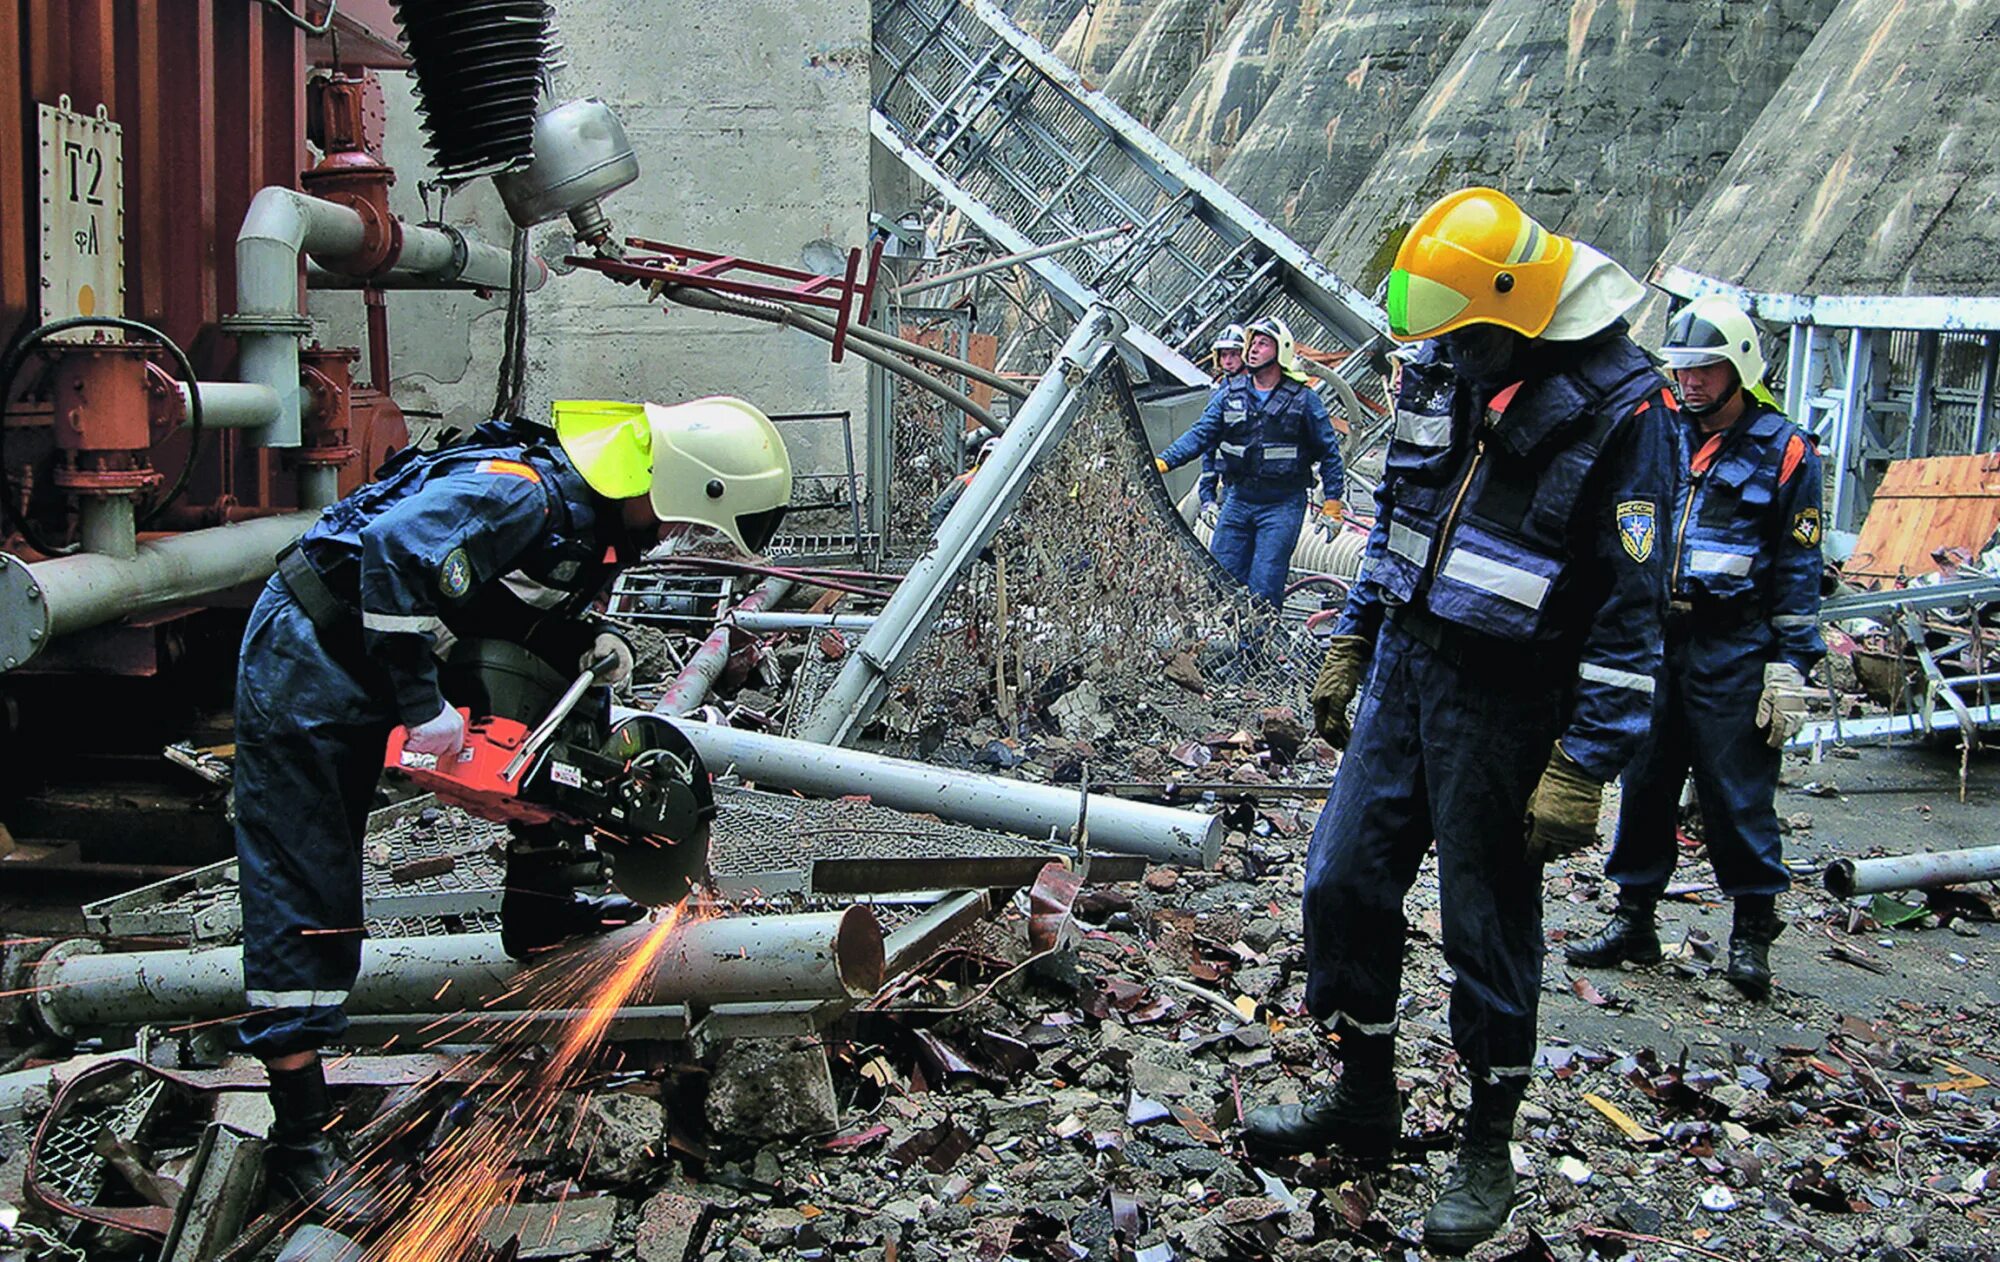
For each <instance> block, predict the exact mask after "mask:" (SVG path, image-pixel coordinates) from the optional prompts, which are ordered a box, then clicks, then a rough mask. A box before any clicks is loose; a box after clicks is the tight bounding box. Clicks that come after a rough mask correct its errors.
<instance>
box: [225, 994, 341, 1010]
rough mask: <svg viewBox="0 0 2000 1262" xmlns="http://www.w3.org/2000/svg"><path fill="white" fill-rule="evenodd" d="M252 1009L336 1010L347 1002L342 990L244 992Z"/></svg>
mask: <svg viewBox="0 0 2000 1262" xmlns="http://www.w3.org/2000/svg"><path fill="white" fill-rule="evenodd" d="M243 997H244V998H245V999H246V1000H248V1001H249V1003H250V1006H251V1007H253V1008H338V1007H339V1006H340V1005H341V1004H344V1003H346V1002H347V992H346V991H344V990H246V991H244V992H243Z"/></svg>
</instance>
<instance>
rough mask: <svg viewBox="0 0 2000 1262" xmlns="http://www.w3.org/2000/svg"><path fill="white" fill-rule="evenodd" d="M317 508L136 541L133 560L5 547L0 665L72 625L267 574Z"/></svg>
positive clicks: (184, 599) (14, 662)
mask: <svg viewBox="0 0 2000 1262" xmlns="http://www.w3.org/2000/svg"><path fill="white" fill-rule="evenodd" d="M317 520H319V514H318V513H317V512H309V513H286V514H284V515H282V516H278V517H260V518H257V519H256V520H254V521H246V522H237V523H234V524H232V525H228V526H214V527H211V528H209V529H207V530H191V531H188V532H187V533H186V534H181V535H174V536H172V537H171V538H166V539H159V540H155V541H153V542H150V543H142V544H140V545H139V547H138V550H137V552H136V554H135V555H134V556H133V557H132V558H131V559H129V560H120V559H119V558H117V557H110V556H96V555H91V554H88V553H85V554H80V555H77V556H67V557H59V558H57V559H55V560H52V561H37V562H35V563H34V564H32V565H29V564H26V563H24V562H22V561H20V560H19V559H17V558H15V557H13V556H11V555H8V554H5V553H0V670H12V669H13V668H15V667H16V666H20V665H22V664H23V663H25V662H27V661H28V660H29V659H31V658H33V657H34V656H35V655H36V654H37V653H40V652H41V651H42V650H43V649H44V648H46V647H48V645H49V644H50V642H51V641H53V640H55V639H57V638H58V637H60V636H64V635H68V634H69V633H70V632H72V631H81V630H84V629H85V628H87V627H95V626H101V625H103V624H104V623H107V622H115V621H117V620H118V619H120V618H128V617H137V616H139V615H142V614H147V613H153V612H156V611H158V610H161V609H166V608H170V607H172V606H175V605H184V604H187V603H189V602H191V601H194V600H198V599H199V598H201V597H203V596H206V595H208V594H209V593H211V592H219V591H222V590H224V589H225V588H230V587H235V586H236V585H237V584H239V583H251V582H258V581H260V580H262V579H265V578H268V577H270V574H271V571H272V570H273V569H274V568H276V561H275V559H274V558H276V556H277V555H278V550H279V549H281V548H283V547H284V546H285V545H286V544H288V543H290V542H291V541H292V540H294V539H296V538H298V537H299V536H300V535H302V534H304V533H305V530H306V527H308V526H310V525H312V524H313V523H314V522H315V521H317Z"/></svg>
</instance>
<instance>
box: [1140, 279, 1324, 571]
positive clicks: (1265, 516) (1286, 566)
mask: <svg viewBox="0 0 2000 1262" xmlns="http://www.w3.org/2000/svg"><path fill="white" fill-rule="evenodd" d="M1245 333H1246V334H1247V336H1248V342H1247V345H1246V349H1245V353H1244V357H1243V361H1244V365H1245V367H1246V369H1247V371H1245V372H1244V373H1243V374H1242V375H1240V376H1236V377H1230V378H1227V379H1225V380H1224V381H1223V383H1222V386H1221V388H1219V389H1218V390H1217V391H1216V392H1215V396H1214V397H1213V398H1211V399H1210V400H1209V401H1208V406H1207V407H1206V408H1205V409H1203V410H1202V414H1201V417H1200V419H1199V420H1197V421H1195V423H1194V424H1193V425H1191V426H1189V427H1188V431H1187V433H1185V434H1182V435H1181V436H1180V437H1179V438H1177V439H1175V440H1174V441H1173V442H1172V443H1171V444H1169V445H1168V447H1167V449H1166V450H1165V451H1163V452H1161V453H1160V454H1159V456H1158V457H1157V458H1155V460H1154V462H1153V463H1154V467H1155V468H1157V469H1158V470H1159V471H1160V472H1161V473H1166V472H1167V471H1169V470H1171V469H1177V468H1179V467H1180V466H1182V465H1184V464H1186V463H1187V462H1188V461H1190V460H1193V459H1195V458H1196V457H1198V456H1203V455H1206V454H1208V453H1210V452H1213V453H1215V455H1216V463H1217V466H1218V468H1219V470H1220V472H1221V475H1222V479H1223V481H1224V482H1225V483H1227V484H1228V487H1229V494H1228V496H1227V497H1226V498H1225V499H1224V500H1223V502H1222V510H1221V512H1220V513H1219V514H1218V516H1217V518H1216V522H1215V534H1214V536H1213V537H1212V538H1211V539H1210V540H1209V544H1208V549H1209V551H1210V552H1212V553H1214V555H1215V559H1216V560H1217V561H1219V562H1221V564H1222V568H1223V569H1225V570H1227V571H1228V572H1229V573H1230V575H1231V576H1233V577H1234V578H1236V579H1237V580H1238V581H1240V582H1242V583H1243V584H1244V585H1246V586H1247V587H1249V589H1250V590H1251V592H1252V593H1253V594H1255V595H1257V596H1260V597H1262V598H1263V599H1264V600H1265V601H1267V602H1269V603H1270V604H1272V605H1274V606H1275V605H1279V604H1282V603H1283V601H1284V594H1285V579H1286V578H1287V577H1288V576H1289V574H1290V572H1291V560H1292V550H1293V549H1294V548H1295V547H1296V546H1297V545H1298V541H1299V528H1300V526H1301V525H1303V524H1304V522H1305V513H1306V488H1307V486H1308V485H1309V484H1310V483H1311V481H1312V478H1313V473H1314V471H1315V470H1317V471H1318V474H1319V480H1320V488H1321V490H1322V492H1323V493H1324V495H1325V502H1324V503H1323V504H1322V505H1321V507H1320V511H1321V513H1322V514H1323V516H1324V517H1325V518H1326V519H1327V520H1329V521H1331V522H1333V523H1335V524H1336V525H1337V524H1338V523H1339V522H1340V520H1341V518H1342V517H1343V516H1345V514H1346V511H1347V505H1346V502H1345V499H1344V497H1345V495H1346V482H1347V473H1346V470H1345V468H1344V467H1343V466H1342V464H1341V460H1340V440H1339V438H1338V437H1336V436H1335V434H1334V432H1333V421H1332V419H1331V418H1330V417H1328V415H1327V411H1326V404H1325V403H1323V402H1321V400H1320V397H1319V395H1318V394H1316V393H1315V392H1314V391H1313V390H1312V388H1311V387H1309V386H1307V385H1306V374H1305V372H1304V371H1303V370H1302V369H1300V367H1299V362H1298V354H1297V352H1296V351H1295V350H1294V349H1293V346H1292V331H1291V329H1289V328H1287V327H1286V325H1285V322H1284V321H1283V320H1280V319H1278V318H1277V317H1275V316H1265V317H1264V318H1262V319H1260V320H1257V321H1255V322H1253V323H1252V324H1251V325H1250V326H1249V327H1248V328H1247V329H1246V330H1245Z"/></svg>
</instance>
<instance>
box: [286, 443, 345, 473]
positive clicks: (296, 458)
mask: <svg viewBox="0 0 2000 1262" xmlns="http://www.w3.org/2000/svg"><path fill="white" fill-rule="evenodd" d="M360 454H361V449H360V448H359V447H349V446H345V445H342V446H339V447H298V448H294V449H293V451H292V463H293V464H295V465H297V466H299V467H300V468H302V469H312V468H320V467H326V466H331V467H333V468H336V469H337V468H339V467H340V466H342V465H344V464H346V463H348V462H349V461H351V460H353V459H354V458H355V457H356V456H358V455H360Z"/></svg>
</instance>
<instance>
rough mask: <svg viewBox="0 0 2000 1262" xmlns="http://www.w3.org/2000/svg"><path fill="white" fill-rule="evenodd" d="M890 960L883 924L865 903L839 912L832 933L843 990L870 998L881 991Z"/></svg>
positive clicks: (837, 968)
mask: <svg viewBox="0 0 2000 1262" xmlns="http://www.w3.org/2000/svg"><path fill="white" fill-rule="evenodd" d="M887 961H888V957H887V955H886V953H885V952H884V950H883V946H882V925H881V922H879V921H877V920H876V919H875V913H874V912H873V911H872V910H870V909H869V907H868V906H867V905H866V904H865V903H856V904H854V905H853V906H852V907H849V908H848V909H847V910H846V911H844V912H842V913H840V926H839V927H838V928H837V929H835V930H834V934H833V967H834V971H835V972H836V973H838V974H839V976H840V985H841V988H842V989H843V990H845V991H846V992H847V993H848V994H850V995H852V996H853V997H854V998H856V999H867V998H869V997H870V996H872V995H874V994H875V992H876V991H878V990H880V989H882V982H883V980H884V976H885V973H886V969H887Z"/></svg>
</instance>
